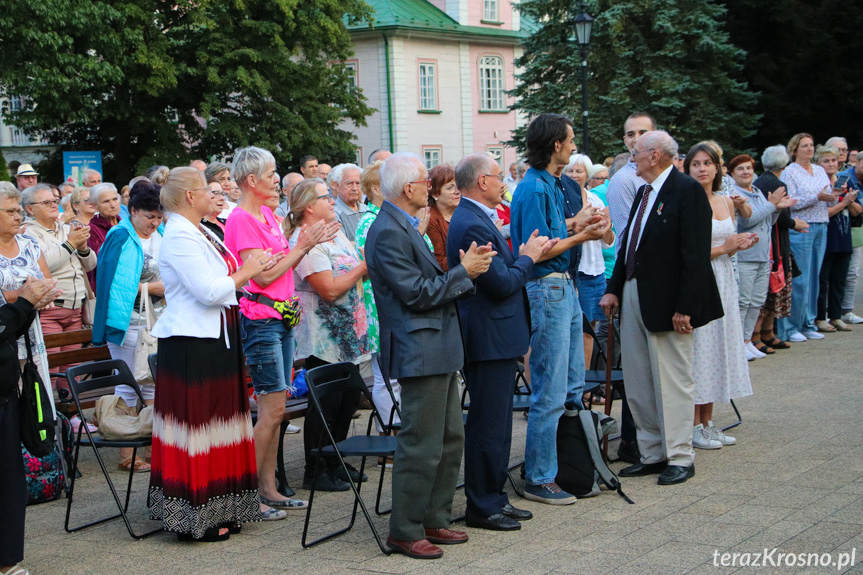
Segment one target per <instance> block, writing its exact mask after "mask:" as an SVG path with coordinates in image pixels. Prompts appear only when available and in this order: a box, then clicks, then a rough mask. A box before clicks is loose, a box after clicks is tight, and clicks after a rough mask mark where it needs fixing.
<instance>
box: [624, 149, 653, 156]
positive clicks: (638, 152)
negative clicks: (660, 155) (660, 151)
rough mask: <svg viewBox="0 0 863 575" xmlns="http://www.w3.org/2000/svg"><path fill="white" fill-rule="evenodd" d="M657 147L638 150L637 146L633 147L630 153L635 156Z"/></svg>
mask: <svg viewBox="0 0 863 575" xmlns="http://www.w3.org/2000/svg"><path fill="white" fill-rule="evenodd" d="M655 149H656V148H647V149H646V150H636V149H635V148H632V152H630V153H631V155H632V157H633V158H634V157H636V156H637V155H638V154H640V153H641V152H652V151H653V150H655Z"/></svg>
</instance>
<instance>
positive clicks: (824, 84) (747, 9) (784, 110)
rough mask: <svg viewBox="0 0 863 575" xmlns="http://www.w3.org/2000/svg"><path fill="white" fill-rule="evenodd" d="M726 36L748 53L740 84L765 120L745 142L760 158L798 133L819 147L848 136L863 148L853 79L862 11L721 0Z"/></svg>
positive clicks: (803, 2)
mask: <svg viewBox="0 0 863 575" xmlns="http://www.w3.org/2000/svg"><path fill="white" fill-rule="evenodd" d="M726 4H727V8H728V31H729V33H730V34H731V39H732V41H733V42H734V43H735V45H737V46H740V47H741V48H743V49H744V50H746V52H747V55H746V59H745V68H744V77H745V79H746V80H747V81H748V82H749V85H750V86H752V88H753V89H756V90H758V91H759V92H760V93H761V97H760V98H759V101H758V103H757V104H756V106H755V108H754V109H753V110H754V111H755V112H757V113H760V114H762V115H763V117H764V121H763V122H762V126H761V128H760V129H759V130H758V132H757V133H756V134H753V135H752V137H750V138H749V139H748V140H747V141H748V143H749V147H751V148H754V149H755V150H756V151H761V150H763V149H764V148H765V147H767V146H770V145H774V144H785V143H786V142H788V139H789V138H790V137H791V136H792V135H793V134H795V133H797V132H810V133H812V135H813V136H814V137H815V140H816V142H824V141H826V140H827V138H829V137H831V136H845V137H846V138H848V142H849V144H850V145H851V146H854V147H858V146H860V145H861V144H863V124H861V122H860V120H859V116H860V115H859V112H858V110H857V95H859V94H860V93H863V77H861V76H860V74H859V73H858V72H857V70H858V68H859V66H858V62H859V59H860V54H861V53H863V34H861V31H863V11H861V10H860V9H859V8H858V7H857V6H852V5H850V4H848V3H847V2H839V1H838V0H824V1H822V2H812V1H810V0H775V1H774V2H764V1H763V0H734V1H733V2H732V1H730V0H726Z"/></svg>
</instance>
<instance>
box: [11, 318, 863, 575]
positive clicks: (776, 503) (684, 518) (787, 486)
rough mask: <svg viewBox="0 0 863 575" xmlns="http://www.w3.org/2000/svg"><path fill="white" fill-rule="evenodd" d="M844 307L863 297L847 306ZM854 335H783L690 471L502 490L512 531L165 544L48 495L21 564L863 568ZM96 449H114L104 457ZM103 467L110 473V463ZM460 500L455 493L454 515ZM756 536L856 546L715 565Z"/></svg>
mask: <svg viewBox="0 0 863 575" xmlns="http://www.w3.org/2000/svg"><path fill="white" fill-rule="evenodd" d="M857 311H858V313H861V312H863V309H861V308H860V307H859V306H858V309H857ZM861 348H863V326H858V327H856V328H855V330H854V332H853V333H838V334H833V335H828V336H827V338H826V339H824V340H822V341H812V342H806V343H802V344H796V345H795V346H794V348H793V350H788V351H781V352H777V353H776V354H775V355H774V356H770V357H768V358H766V359H762V360H757V361H755V362H754V363H751V364H750V366H751V373H752V380H753V387H754V390H755V395H754V396H752V397H749V398H745V399H742V400H741V401H739V402H738V405H739V407H740V409H741V411H742V413H743V418H744V423H743V425H741V426H740V427H738V428H737V429H735V430H734V431H733V432H732V434H733V435H735V436H736V437H737V438H738V441H739V443H738V445H736V446H733V447H726V448H723V449H721V450H718V451H711V452H704V451H699V452H698V454H697V465H696V467H697V473H696V476H695V477H694V478H693V479H691V480H690V481H689V482H687V483H685V484H683V485H679V486H670V487H660V486H658V485H656V483H655V477H652V478H634V479H625V480H624V488H625V490H626V492H627V494H628V495H630V497H632V499H634V500H635V502H636V504H635V505H628V504H627V503H626V502H625V501H623V499H621V498H620V497H619V496H617V495H616V494H614V493H608V492H603V493H602V494H601V495H600V496H599V497H596V498H593V499H587V500H581V501H579V502H578V503H577V504H575V505H573V506H569V507H563V508H555V507H549V506H545V505H541V504H537V503H533V502H529V501H525V500H522V499H519V498H518V497H517V496H515V495H511V496H512V498H513V502H514V503H515V504H516V505H517V506H519V507H524V508H527V509H530V510H532V511H533V512H534V514H535V518H534V519H533V520H532V521H527V522H525V523H524V527H523V529H522V530H521V531H518V532H513V533H498V532H490V531H482V530H477V529H467V531H468V532H469V533H470V537H471V539H470V542H469V543H468V544H466V545H458V546H452V547H447V548H445V555H444V557H443V559H440V560H438V561H431V562H426V561H415V560H411V559H407V558H405V557H402V556H391V557H386V556H384V555H382V554H381V553H380V551H379V549H378V547H377V545H376V544H375V542H374V540H373V538H372V535H371V532H370V530H369V528H368V525H367V524H366V523H365V521H364V520H363V519H362V517H361V516H360V517H359V518H358V519H357V524H356V526H355V527H354V529H353V530H352V531H351V532H350V533H348V534H346V535H344V536H342V537H340V538H338V539H336V540H334V541H330V542H327V543H324V544H322V545H319V546H317V547H315V548H312V549H309V550H304V549H302V547H301V546H300V534H301V532H302V524H303V515H302V514H301V513H296V512H295V513H292V514H291V515H290V517H289V518H288V520H286V521H280V522H275V523H257V524H251V525H247V526H246V527H245V528H244V529H243V532H242V534H240V535H236V536H233V537H231V539H230V540H229V541H228V542H225V543H210V544H206V543H198V544H179V543H177V541H176V539H175V538H174V537H173V536H171V535H167V534H159V535H156V536H154V537H152V538H149V539H146V540H144V541H133V540H132V539H131V538H130V537H129V536H128V534H127V533H126V530H125V529H124V527H123V525H122V523H120V522H118V521H112V522H110V523H108V524H105V525H101V526H97V527H94V528H91V529H88V530H85V531H83V532H79V533H76V534H74V535H69V534H66V533H65V532H64V531H63V517H64V512H65V505H66V500H65V499H60V500H58V501H55V502H52V503H48V504H43V505H38V506H33V507H30V508H28V510H27V545H26V552H25V564H26V565H27V566H28V567H29V568H30V570H31V573H33V574H34V575H49V574H51V575H53V574H78V573H81V574H90V573H110V574H115V573H124V574H125V573H127V574H130V575H132V574H142V575H143V574H147V573H256V574H261V575H265V574H270V573H273V574H275V573H297V574H300V573H302V574H304V575H315V574H322V575H323V574H330V573H354V574H358V573H364V572H372V573H430V574H434V573H446V574H448V575H449V574H460V573H464V574H470V575H484V574H489V575H493V574H500V573H507V572H517V573H519V574H523V575H530V574H543V573H579V574H600V573H618V574H621V575H626V574H633V575H647V574H662V575H666V574H677V573H690V574H725V573H741V574H744V573H788V572H793V573H838V572H845V573H863V434H861V433H860V411H861V407H863V385H861V384H863V376H861V365H863V364H861V360H860V357H861ZM615 411H617V410H615ZM716 419H717V421H718V423H720V424H728V423H730V422H731V421H732V420H733V413H732V411H731V409H730V407H728V406H724V405H723V406H717V410H716ZM299 423H300V425H302V421H300V422H299ZM365 423H366V422H365V419H363V420H360V422H359V423H357V424H355V430H354V431H355V432H356V433H364V431H365ZM525 423H526V422H525V420H524V419H523V418H522V417H521V415H520V414H517V415H516V416H515V418H514V439H513V445H514V449H513V461H516V460H520V459H521V456H522V451H523V445H524V432H525ZM613 447H614V448H616V444H613ZM106 456H107V458H108V460H109V461H110V462H112V463H113V462H115V460H116V456H115V455H114V454H111V453H110V452H109V453H107V454H106ZM286 459H287V461H288V465H289V480H290V482H291V484H292V485H294V486H298V485H299V484H300V483H301V473H302V472H301V465H302V461H301V459H302V438H301V436H297V435H295V436H288V437H287V440H286ZM621 466H622V465H621V464H614V465H613V468H614V469H616V470H617V469H619V468H620V467H621ZM83 471H84V473H85V477H84V478H83V479H82V480H81V481H80V482H79V483H78V489H79V490H78V491H77V492H76V497H75V503H76V505H77V509H78V510H79V512H78V514H77V517H78V518H79V519H86V518H88V517H96V516H97V514H98V513H107V512H110V511H111V509H112V506H113V502H112V501H111V498H110V496H109V494H108V492H107V488H106V487H105V486H104V483H103V481H102V480H101V476H100V474H99V472H98V469H97V467H96V463H95V458H94V457H93V456H92V455H89V454H87V455H85V456H84V458H83ZM377 474H378V471H377V469H376V468H375V469H374V470H373V471H372V472H371V473H370V475H371V482H370V483H369V484H366V485H367V490H364V491H366V494H367V496H368V497H369V499H370V502H371V505H373V503H374V499H373V497H372V495H373V489H374V485H375V483H376V480H377V478H378V475H377ZM113 476H114V479H115V480H118V481H122V476H121V474H120V473H119V472H116V473H114V474H113ZM147 481H148V476H147V475H141V476H140V477H138V478H137V479H136V481H135V484H134V487H133V489H134V493H133V495H132V504H131V507H132V509H133V511H132V515H133V516H134V517H135V518H136V520H137V521H138V525H137V526H138V528H145V527H148V526H149V525H152V523H151V522H149V521H147V520H146V513H145V509H144V507H145V494H146V488H147ZM299 494H300V496H303V495H306V494H307V493H306V492H304V491H299ZM388 502H389V492H388V491H387V493H386V495H385V503H388ZM463 510H464V494H463V492H461V491H460V492H458V493H457V494H456V500H455V509H454V512H455V513H458V514H460V513H462V512H463ZM349 513H350V498H349V496H348V495H346V494H322V496H321V497H320V498H319V499H318V500H317V501H316V506H315V516H314V523H313V528H314V529H315V530H317V531H318V532H320V533H322V532H323V531H322V530H323V529H325V528H328V527H333V526H335V525H338V524H340V523H341V522H343V521H345V520H346V518H347V517H348V516H349ZM73 518H74V517H73ZM0 520H2V518H0ZM376 525H377V526H378V529H379V530H380V531H381V532H382V533H383V534H384V536H385V535H386V533H387V522H386V519H382V518H376ZM765 547H767V548H773V547H777V548H778V552H783V553H784V552H808V553H833V554H834V557H833V558H834V559H835V558H837V557H838V555H837V554H838V553H840V552H848V553H850V552H852V550H855V549H856V556H855V558H856V562H857V565H856V566H855V567H849V568H847V569H846V570H844V571H840V570H838V569H836V568H835V567H801V568H798V567H795V568H789V567H785V566H778V567H765V568H754V567H746V568H740V567H739V566H738V567H722V566H718V567H717V566H714V565H713V561H714V552H715V551H719V552H720V553H724V552H730V553H747V552H748V553H757V552H762V551H763V550H764V548H765ZM774 557H775V556H774Z"/></svg>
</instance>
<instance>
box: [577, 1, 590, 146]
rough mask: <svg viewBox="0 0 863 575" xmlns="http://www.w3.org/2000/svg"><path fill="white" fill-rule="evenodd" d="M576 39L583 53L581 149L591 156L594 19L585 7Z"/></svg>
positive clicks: (578, 25)
mask: <svg viewBox="0 0 863 575" xmlns="http://www.w3.org/2000/svg"><path fill="white" fill-rule="evenodd" d="M574 26H575V38H576V40H578V48H579V51H580V53H581V109H582V113H581V148H582V150H583V151H582V153H583V154H584V155H590V139H589V138H588V136H587V114H588V112H587V47H588V45H589V44H590V31H591V29H592V28H593V18H591V17H590V14H588V13H587V12H586V11H584V7H583V6H582V12H581V14H579V15H578V16H576V17H575V22H574Z"/></svg>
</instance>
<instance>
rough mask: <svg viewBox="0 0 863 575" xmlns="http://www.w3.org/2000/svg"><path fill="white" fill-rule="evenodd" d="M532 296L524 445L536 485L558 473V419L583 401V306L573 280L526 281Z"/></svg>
mask: <svg viewBox="0 0 863 575" xmlns="http://www.w3.org/2000/svg"><path fill="white" fill-rule="evenodd" d="M527 297H528V300H529V301H530V320H531V324H532V331H531V334H530V348H531V352H530V380H531V382H530V387H531V395H530V412H529V416H528V419H527V438H526V445H525V450H524V462H525V478H526V480H527V482H528V483H530V484H532V485H542V484H544V483H551V482H553V481H554V480H555V477H556V476H557V423H558V421H559V420H560V416H561V415H563V405H564V403H566V402H571V403H576V404H578V403H579V402H581V396H582V390H583V389H584V342H583V341H582V331H581V325H582V320H581V307H580V306H579V304H578V298H577V297H576V294H575V286H574V285H573V283H572V281H571V280H568V279H566V280H565V279H561V278H540V279H537V280H532V281H529V282H527Z"/></svg>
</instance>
